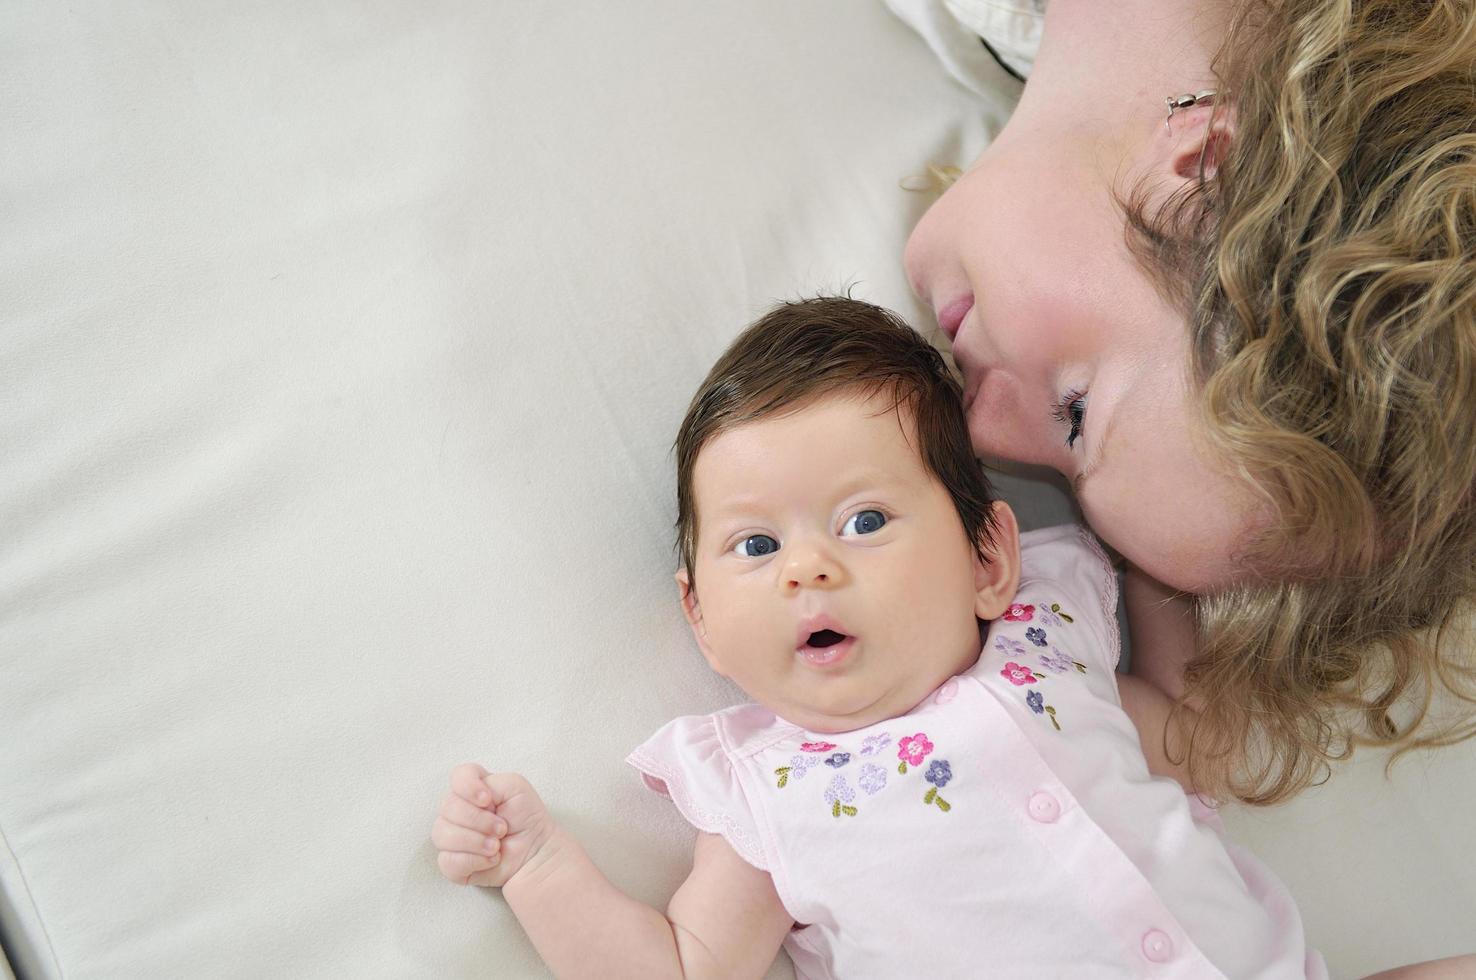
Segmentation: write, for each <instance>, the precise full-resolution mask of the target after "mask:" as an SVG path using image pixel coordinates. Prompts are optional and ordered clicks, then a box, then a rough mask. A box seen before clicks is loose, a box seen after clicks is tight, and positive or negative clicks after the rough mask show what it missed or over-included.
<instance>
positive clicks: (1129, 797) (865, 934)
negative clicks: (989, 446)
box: [629, 526, 1326, 980]
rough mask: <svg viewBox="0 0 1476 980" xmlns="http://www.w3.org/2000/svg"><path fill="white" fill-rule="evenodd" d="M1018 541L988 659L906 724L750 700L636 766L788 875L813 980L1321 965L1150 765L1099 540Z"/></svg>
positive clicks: (1265, 887) (676, 730) (1200, 973)
mask: <svg viewBox="0 0 1476 980" xmlns="http://www.w3.org/2000/svg"><path fill="white" fill-rule="evenodd" d="M1021 545H1022V551H1021V563H1022V575H1021V583H1020V590H1019V595H1018V596H1017V601H1016V603H1015V604H1014V605H1013V606H1011V607H1010V609H1009V611H1008V612H1007V613H1006V615H1005V616H1004V617H1003V618H1001V619H999V620H997V621H995V622H994V623H992V624H991V625H990V628H989V632H988V634H987V636H986V638H985V643H984V651H983V654H982V655H981V656H980V658H979V661H978V663H977V664H975V665H974V667H972V668H971V669H970V670H969V671H967V672H966V673H964V674H962V675H960V676H958V677H956V678H952V679H950V680H948V681H947V682H945V683H944V684H943V685H942V686H941V687H939V689H938V690H937V691H936V692H935V693H934V694H933V695H932V696H930V697H928V698H926V699H925V700H924V701H923V702H922V703H921V704H919V705H917V707H915V708H914V709H913V710H912V711H911V712H910V713H908V714H907V715H905V716H903V717H899V718H893V719H890V720H888V721H885V722H882V723H880V724H877V725H872V726H870V727H868V728H863V729H859V730H857V731H853V732H847V733H845V734H841V735H818V734H814V733H811V732H807V731H805V730H803V729H801V728H798V727H796V726H794V725H791V724H789V723H788V722H785V721H784V720H782V719H780V718H776V717H775V716H774V715H773V714H772V713H771V712H769V711H767V710H766V709H764V708H762V707H759V706H757V705H741V706H739V707H735V708H729V709H727V710H725V711H719V712H717V713H716V714H712V715H706V716H693V717H685V718H678V719H677V720H676V721H673V722H671V723H670V724H668V725H666V726H665V727H664V728H662V729H661V730H660V731H658V732H657V733H656V734H655V735H654V736H653V737H652V738H651V739H650V740H649V741H647V742H646V743H645V744H644V745H642V746H641V747H640V748H638V749H637V750H636V751H635V752H633V753H632V754H631V756H630V759H629V761H630V763H631V764H632V765H633V766H635V767H636V768H637V769H639V770H640V771H641V772H642V773H643V774H644V775H645V778H646V781H647V783H648V784H650V785H651V786H652V788H653V789H656V790H657V791H658V792H661V793H663V794H664V795H666V796H668V797H670V799H671V800H672V801H673V802H674V803H675V804H676V806H677V808H678V810H680V812H681V813H682V815H683V816H684V817H686V819H687V820H688V821H690V822H691V823H692V824H693V825H694V826H695V827H697V828H698V829H700V830H704V831H707V832H710V833H715V834H721V835H722V836H723V837H724V839H726V840H727V842H728V843H729V844H730V845H731V846H732V847H733V849H734V850H735V851H737V852H738V854H739V855H741V856H742V857H743V859H744V860H746V861H748V862H749V863H750V864H752V865H753V866H755V867H757V868H760V869H763V870H765V871H767V872H769V874H770V875H772V876H773V878H774V885H775V888H776V890H777V891H778V893H779V897H780V899H781V900H782V901H783V902H784V906H785V908H786V909H787V910H788V911H789V914H790V915H791V916H793V918H794V920H795V922H796V923H797V926H796V928H795V930H794V931H793V932H791V933H790V936H789V938H788V939H787V940H786V941H785V947H786V949H787V950H788V952H789V954H790V957H791V958H792V959H793V960H794V964H795V969H796V972H797V974H798V975H799V976H800V977H803V978H817V980H818V978H831V977H834V978H845V980H849V978H860V977H887V978H891V977H906V976H932V977H965V976H968V977H976V976H998V977H1026V976H1030V977H1046V976H1072V977H1077V976H1083V977H1084V976H1090V977H1183V978H1191V977H1192V978H1205V977H1222V976H1223V977H1233V978H1237V980H1239V978H1242V977H1291V976H1297V977H1300V976H1311V977H1325V976H1326V970H1325V968H1324V967H1323V965H1322V960H1321V958H1320V957H1319V956H1318V955H1317V954H1316V953H1315V952H1312V951H1310V950H1308V949H1307V948H1306V946H1305V943H1304V940H1303V936H1302V927H1301V919H1300V917H1299V915H1298V913H1297V910H1296V906H1295V905H1294V903H1293V902H1292V900H1291V898H1290V896H1289V895H1288V894H1287V892H1286V890H1285V889H1284V888H1283V887H1282V886H1281V884H1280V883H1279V882H1278V881H1276V879H1275V878H1274V877H1272V875H1271V874H1270V873H1269V872H1268V871H1266V870H1265V868H1264V867H1262V866H1261V865H1260V864H1259V863H1257V862H1256V861H1255V860H1254V859H1253V858H1251V857H1250V856H1249V855H1247V854H1245V853H1244V852H1242V851H1240V850H1239V849H1238V848H1236V847H1235V846H1234V845H1231V844H1228V843H1227V842H1225V841H1224V840H1222V839H1221V836H1220V832H1219V825H1218V821H1217V820H1216V819H1215V817H1214V815H1213V813H1212V811H1209V810H1207V809H1206V808H1205V807H1203V806H1202V805H1201V804H1200V803H1199V801H1197V800H1191V799H1189V798H1187V797H1186V796H1185V795H1184V793H1183V792H1182V791H1181V790H1180V788H1179V787H1178V785H1177V784H1176V783H1174V782H1172V781H1171V780H1166V779H1156V778H1154V777H1152V776H1150V775H1149V773H1148V768H1147V763H1146V762H1145V760H1144V758H1143V753H1142V750H1141V749H1140V747H1139V744H1138V736H1137V732H1136V730H1135V729H1134V727H1133V724H1132V722H1131V721H1130V720H1129V719H1128V717H1127V715H1126V714H1125V713H1124V712H1123V710H1122V707H1121V705H1120V703H1119V700H1118V694H1117V684H1116V681H1115V679H1114V677H1113V670H1114V668H1115V666H1116V663H1117V656H1118V635H1117V620H1116V616H1115V610H1116V603H1117V598H1116V595H1117V579H1116V576H1115V574H1114V573H1113V571H1112V569H1111V567H1110V566H1109V565H1108V563H1107V560H1106V558H1105V556H1104V555H1103V554H1102V551H1101V549H1100V547H1098V545H1097V543H1096V541H1095V539H1093V538H1092V537H1091V535H1090V534H1089V533H1088V532H1087V531H1085V530H1083V529H1081V528H1078V527H1074V526H1067V527H1059V528H1050V529H1046V530H1042V531H1033V532H1029V533H1027V534H1025V535H1023V536H1022V538H1021Z"/></svg>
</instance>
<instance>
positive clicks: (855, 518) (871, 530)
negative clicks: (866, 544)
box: [841, 510, 887, 536]
mask: <svg viewBox="0 0 1476 980" xmlns="http://www.w3.org/2000/svg"><path fill="white" fill-rule="evenodd" d="M886 523H887V515H886V514H883V513H882V512H881V511H879V510H862V511H857V512H856V513H854V514H852V515H851V516H850V517H848V518H846V523H845V524H844V525H842V526H841V535H842V536H846V535H852V534H875V533H876V532H877V531H880V530H881V529H882V527H883V526H884V525H885V524H886Z"/></svg>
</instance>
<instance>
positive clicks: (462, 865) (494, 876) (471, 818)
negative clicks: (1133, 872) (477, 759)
mask: <svg viewBox="0 0 1476 980" xmlns="http://www.w3.org/2000/svg"><path fill="white" fill-rule="evenodd" d="M553 829H554V823H553V820H552V818H550V817H549V815H548V809H547V808H546V807H545V806H544V805H543V801H542V800H541V799H539V798H538V794H537V793H536V792H534V790H533V787H532V785H530V784H529V782H528V781H527V780H526V779H524V778H523V777H522V776H519V775H518V774H517V773H511V772H499V773H488V772H487V770H485V769H483V768H482V767H481V766H479V765H477V764H476V763H472V762H468V763H464V764H462V765H459V766H457V767H456V768H455V769H452V770H451V792H449V793H447V794H446V798H445V799H443V800H442V801H441V810H440V813H439V814H437V816H436V822H435V824H434V826H432V827H431V842H432V843H433V844H435V845H436V850H437V851H439V852H440V853H439V854H438V855H437V858H436V864H437V866H438V867H439V868H440V869H441V874H443V875H445V876H446V877H447V878H449V879H451V880H452V881H454V882H456V883H457V884H458V885H487V886H490V887H492V888H501V887H502V886H503V885H505V884H507V882H508V881H509V880H510V879H511V878H512V876H513V875H515V874H517V873H518V871H519V870H520V869H521V868H522V867H523V865H524V864H526V863H527V862H528V860H529V859H530V858H532V857H533V856H534V855H536V854H537V853H538V851H539V849H540V848H541V847H543V845H544V843H545V842H547V840H548V838H549V837H550V836H551V835H552V833H553Z"/></svg>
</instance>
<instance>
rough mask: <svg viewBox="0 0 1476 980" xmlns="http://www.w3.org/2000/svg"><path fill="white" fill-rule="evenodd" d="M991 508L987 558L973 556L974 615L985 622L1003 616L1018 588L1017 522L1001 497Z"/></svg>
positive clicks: (985, 546) (986, 547)
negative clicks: (991, 537) (991, 539)
mask: <svg viewBox="0 0 1476 980" xmlns="http://www.w3.org/2000/svg"><path fill="white" fill-rule="evenodd" d="M991 509H992V510H993V512H994V534H993V541H986V542H984V549H985V553H986V554H987V555H988V556H989V561H988V562H985V561H983V560H981V559H980V558H979V557H978V556H977V555H976V556H975V557H974V615H975V616H976V617H978V618H979V619H982V620H984V621H986V622H988V621H989V620H991V619H998V618H999V617H1001V616H1003V615H1004V611H1005V610H1006V609H1008V608H1009V606H1010V603H1012V602H1014V601H1015V593H1016V592H1017V591H1019V588H1020V525H1019V523H1018V522H1016V520H1015V512H1014V511H1013V510H1011V509H1010V505H1009V504H1007V503H1005V502H1004V501H1003V500H996V501H995V502H994V503H993V505H991Z"/></svg>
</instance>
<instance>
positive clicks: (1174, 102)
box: [1163, 89, 1215, 136]
mask: <svg viewBox="0 0 1476 980" xmlns="http://www.w3.org/2000/svg"><path fill="white" fill-rule="evenodd" d="M1163 101H1164V103H1165V104H1167V105H1168V115H1167V116H1165V117H1164V120H1163V128H1164V129H1167V130H1168V131H1169V135H1170V136H1172V135H1173V133H1174V127H1173V125H1172V122H1173V118H1174V110H1176V109H1188V108H1191V107H1193V106H1197V105H1213V104H1214V101H1215V90H1214V89H1205V90H1204V91H1203V92H1195V93H1193V94H1190V93H1188V92H1185V93H1184V94H1183V95H1165V96H1164V97H1163Z"/></svg>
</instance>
